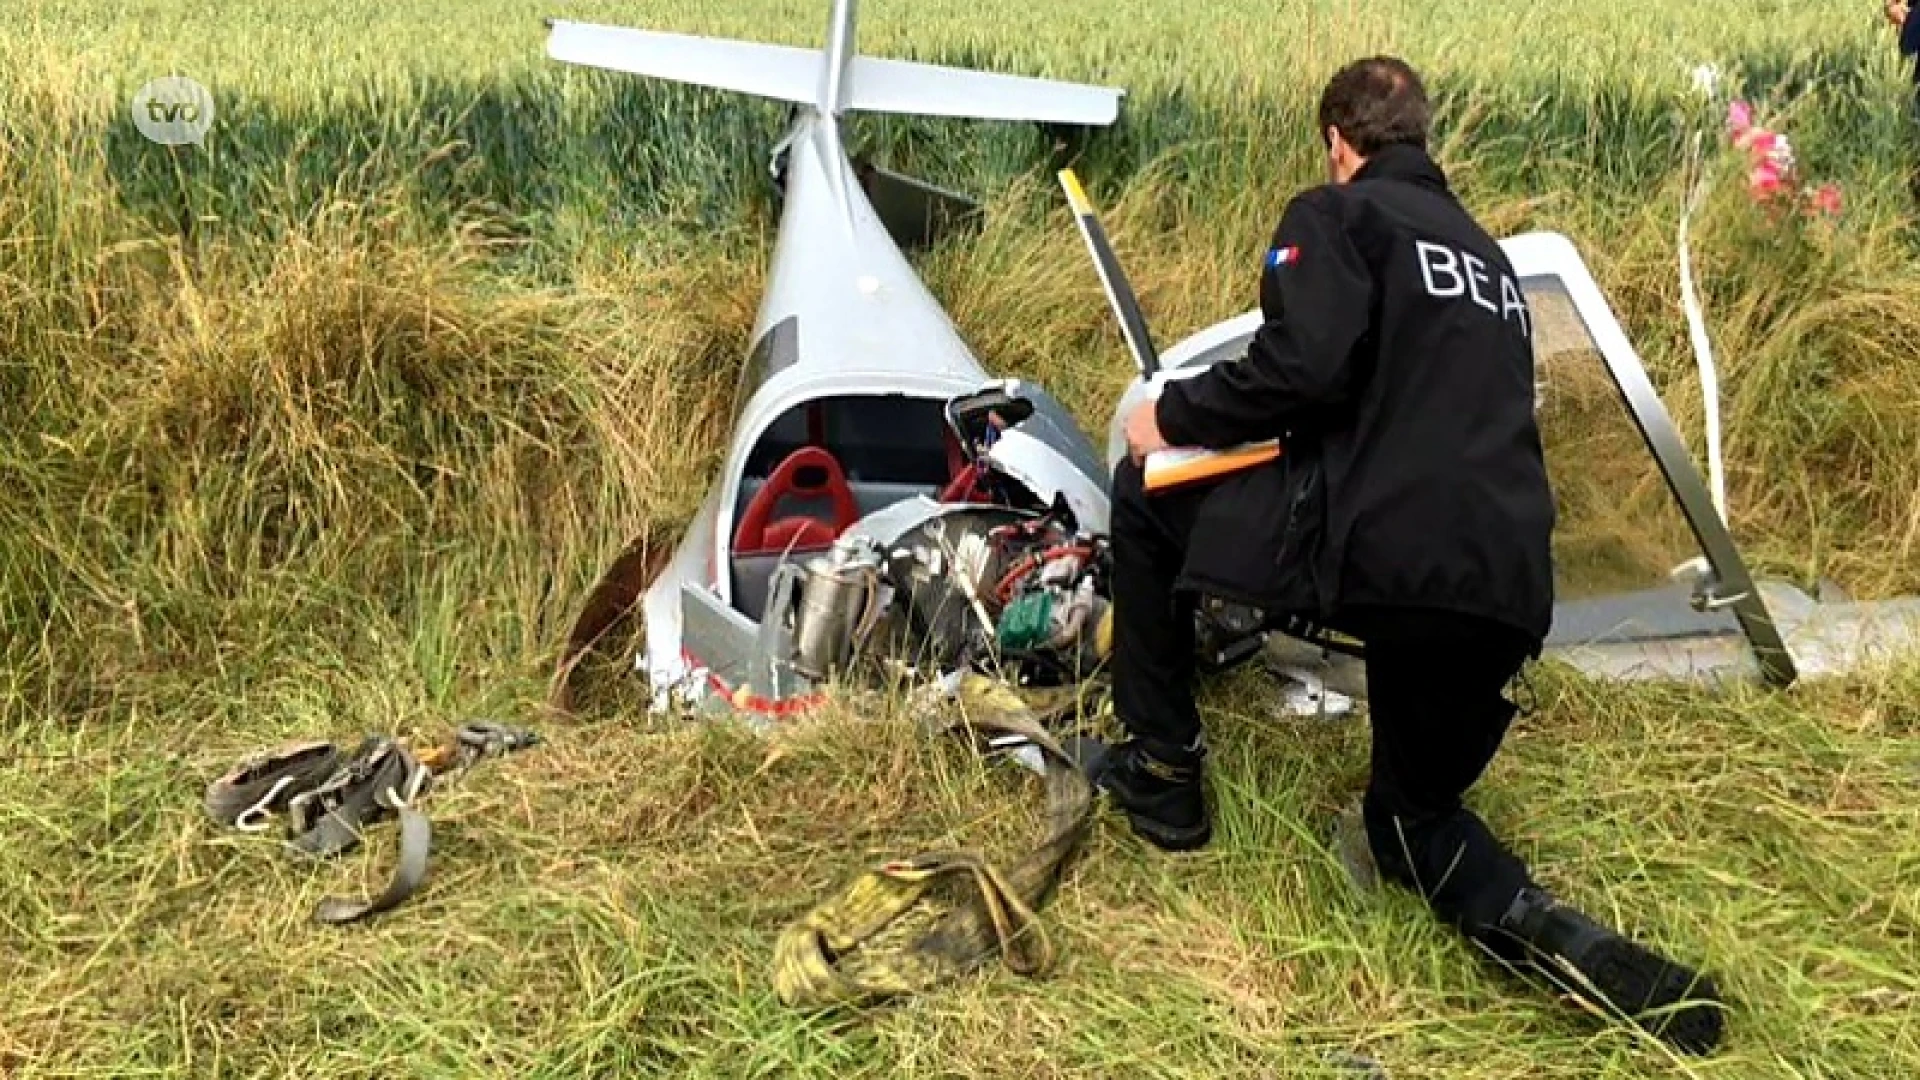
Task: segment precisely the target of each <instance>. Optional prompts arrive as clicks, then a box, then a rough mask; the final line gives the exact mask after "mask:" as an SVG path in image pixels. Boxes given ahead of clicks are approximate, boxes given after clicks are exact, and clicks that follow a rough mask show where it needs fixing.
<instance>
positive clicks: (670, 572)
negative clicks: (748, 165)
mask: <svg viewBox="0 0 1920 1080" xmlns="http://www.w3.org/2000/svg"><path fill="white" fill-rule="evenodd" d="M854 10H855V4H854V2H853V0H836V2H835V3H834V6H833V13H832V21H831V24H830V26H829V32H828V39H827V46H826V48H825V49H824V50H819V49H803V48H794V47H788V46H776V45H766V44H759V43H754V42H745V41H726V40H713V39H705V38H697V37H687V36H683V35H678V34H668V33H658V32H651V31H641V30H629V29H619V28H613V27H604V26H593V25H584V24H580V23H570V22H561V21H550V22H549V23H548V25H549V27H550V28H551V36H550V38H549V41H548V46H547V51H548V53H549V55H551V56H553V57H554V58H556V59H559V60H563V61H567V62H569V63H575V64H582V65H587V66H591V67H598V68H607V69H612V70H615V71H624V72H629V73H632V74H638V75H644V76H651V77H655V78H664V79H671V80H675V81H679V82H685V83H691V84H695V85H699V86H705V87H711V88H718V89H724V90H730V91H735V92H739V93H745V94H750V95H756V96H759V97H762V98H769V99H773V100H775V101H781V102H785V103H787V104H788V105H789V107H790V114H789V115H790V117H791V125H790V127H789V129H788V131H787V132H786V134H785V136H784V137H783V138H781V139H780V140H779V142H778V143H777V144H776V145H775V147H774V149H773V162H772V171H773V174H774V176H775V178H776V180H777V182H778V184H779V187H780V192H781V199H782V204H783V205H782V209H781V217H780V228H779V237H778V240H777V242H776V245H775V249H774V254H773V263H772V266H771V267H770V268H769V273H768V277H767V288H766V294H765V297H764V299H763V302H762V304H761V307H760V311H759V314H758V316H757V318H756V320H755V324H754V327H753V329H752V332H751V345H750V347H749V350H748V355H747V360H746V362H747V371H746V373H745V374H746V378H747V380H748V382H749V384H750V385H751V386H752V390H751V395H750V396H749V397H748V398H747V400H746V402H745V404H744V405H743V406H742V407H741V410H740V413H739V415H738V417H737V420H736V427H735V431H734V435H733V440H732V444H731V446H730V447H729V448H728V451H727V454H726V459H725V462H726V463H725V465H724V467H723V469H722V471H721V473H720V475H719V476H718V477H717V478H716V479H715V481H714V484H713V486H712V488H711V490H710V491H709V493H708V495H707V497H706V500H705V502H704V503H703V504H702V505H701V507H700V509H699V511H698V512H697V514H696V515H695V517H694V519H693V521H692V524H691V525H690V527H689V528H688V530H687V532H686V535H685V537H684V539H683V540H682V542H681V544H680V546H679V548H678V550H676V551H675V552H674V554H673V556H672V558H671V560H670V561H669V562H668V563H667V564H666V565H665V567H664V568H662V569H661V570H660V571H659V572H658V573H657V575H652V580H651V581H650V582H648V583H647V585H646V587H645V594H644V596H643V597H640V598H639V604H640V606H641V608H642V610H643V612H644V626H645V636H646V650H645V655H644V657H642V658H641V659H640V664H641V665H642V666H643V670H644V671H645V673H646V675H647V676H648V678H649V681H650V684H651V687H652V689H653V690H654V692H655V700H656V703H657V704H660V705H665V704H667V703H668V702H669V701H670V700H672V699H674V698H679V699H681V700H689V701H704V702H710V703H719V704H721V705H723V706H732V707H734V708H737V709H740V710H743V711H745V712H747V713H753V714H763V715H764V714H782V713H787V712H791V711H794V710H796V709H801V708H805V707H806V706H808V705H809V704H811V703H813V702H815V701H816V700H818V697H819V693H820V687H821V686H822V685H823V683H824V682H825V681H826V680H827V679H828V678H829V677H830V676H831V674H832V673H833V672H834V671H835V670H837V669H838V667H839V666H840V665H841V664H842V663H843V662H844V661H846V660H847V653H848V652H849V649H850V645H851V641H852V638H853V637H854V636H856V635H857V636H859V637H860V638H861V639H862V640H866V639H867V638H868V637H869V636H871V635H873V634H876V633H878V634H881V635H882V636H883V637H884V636H886V634H885V630H886V629H887V628H886V627H885V626H884V625H883V624H885V622H886V620H885V619H884V618H883V615H884V614H885V613H886V612H887V611H891V610H894V609H895V608H897V607H899V606H900V605H896V604H894V603H893V602H892V599H893V598H892V594H893V592H894V591H898V592H899V593H900V595H901V597H902V599H903V600H904V601H905V602H906V606H908V607H910V608H911V609H912V613H911V614H910V615H909V616H907V617H906V619H905V621H906V623H907V624H909V625H906V626H904V627H902V628H900V629H901V630H902V632H903V633H906V634H909V635H910V636H911V638H912V639H913V640H918V641H921V642H932V643H933V647H935V648H936V649H941V650H945V654H943V658H942V659H941V660H940V663H941V664H942V665H949V664H951V663H952V662H954V661H955V659H956V655H957V654H955V653H954V651H955V650H958V649H963V648H965V647H967V646H968V644H969V641H970V638H971V637H977V635H970V632H969V630H968V626H969V625H970V624H971V625H972V626H973V627H975V628H977V627H978V625H979V621H980V620H985V625H986V626H987V627H988V628H989V631H990V632H991V631H993V630H994V629H995V627H996V622H997V621H998V620H999V616H1001V615H1004V614H1005V609H1006V607H1007V606H1008V602H1009V601H1011V600H1012V599H1013V594H1014V593H1015V592H1016V591H1018V590H1020V589H1021V588H1022V586H1024V585H1027V584H1029V583H1031V584H1034V585H1035V586H1037V588H1036V589H1035V590H1030V591H1032V596H1033V598H1032V599H1029V600H1028V601H1027V602H1026V604H1025V606H1024V607H1020V608H1018V609H1017V610H1018V611H1022V612H1025V614H1024V615H1022V616H1020V617H1021V618H1025V619H1027V620H1028V624H1027V625H1026V626H1025V627H1024V628H1021V627H1018V626H1016V627H1014V628H1012V631H1011V632H1004V633H1000V634H999V638H1000V639H1001V640H999V641H998V643H999V644H1007V643H1008V641H1009V639H1010V640H1011V643H1012V644H1013V645H1014V646H1015V647H1016V648H1018V647H1020V646H1022V645H1034V646H1040V645H1045V644H1046V643H1047V642H1052V643H1053V644H1052V649H1053V651H1054V652H1055V653H1056V654H1058V655H1059V656H1069V655H1070V654H1072V653H1073V652H1074V650H1076V649H1078V648H1079V645H1080V643H1081V642H1082V641H1083V640H1084V641H1086V642H1091V641H1092V639H1093V634H1092V632H1091V631H1092V629H1093V627H1094V626H1095V625H1096V624H1097V621H1098V615H1099V612H1098V611H1097V610H1095V608H1096V607H1097V606H1098V598H1097V597H1096V596H1095V595H1094V593H1095V590H1094V588H1093V582H1092V580H1091V572H1092V569H1093V566H1094V563H1095V561H1096V560H1095V559H1094V552H1093V550H1092V542H1093V540H1094V539H1095V538H1097V537H1098V536H1100V535H1102V534H1104V533H1105V531H1106V526H1107V521H1106V510H1107V499H1106V475H1105V470H1104V469H1103V468H1102V466H1101V464H1100V457H1099V453H1098V451H1097V450H1096V449H1095V447H1094V445H1093V442H1092V440H1091V439H1089V438H1088V437H1087V435H1086V434H1085V433H1084V432H1083V431H1082V430H1081V429H1080V427H1079V426H1078V425H1077V424H1076V423H1075V422H1074V420H1073V417H1072V416H1071V415H1070V414H1069V413H1068V412H1067V410H1066V409H1065V408H1064V407H1063V406H1062V405H1061V404H1060V403H1059V402H1058V401H1056V400H1055V399H1054V398H1052V397H1051V396H1050V395H1048V394H1047V393H1046V392H1045V391H1044V390H1043V389H1041V388H1039V387H1034V386H1022V385H1020V384H1018V383H1017V382H1014V381H1011V380H995V379H992V378H991V377H989V375H988V373H987V372H986V371H985V369H983V368H982V367H981V365H980V363H979V362H978V361H977V360H976V359H975V358H974V356H973V354H972V352H971V350H970V349H969V348H968V347H967V345H966V343H965V342H964V341H963V340H962V339H961V337H960V335H959V333H958V332H957V330H956V329H955V327H954V325H953V323H952V321H951V320H950V319H949V318H948V317H947V315H946V313H945V311H944V310H943V309H942V308H941V306H940V305H939V303H938V302H937V301H936V300H935V299H934V298H933V296H932V295H931V294H930V293H929V292H928V291H927V290H926V288H925V287H924V286H923V285H922V283H921V282H920V280H919V278H918V277H917V276H916V274H915V272H914V270H913V268H912V266H911V265H910V264H909V263H908V261H907V259H906V256H905V254H904V252H903V250H902V249H903V248H905V247H912V246H916V245H918V244H920V243H923V242H926V241H927V240H929V239H931V238H932V236H933V235H934V234H936V233H937V232H938V231H939V230H940V229H942V228H943V227H948V226H950V225H951V223H953V222H954V221H956V220H964V218H965V216H966V210H967V208H966V207H965V206H964V205H963V203H964V200H962V199H960V198H959V197H957V196H955V195H953V194H951V193H948V192H944V191H941V190H939V189H937V188H934V187H931V186H930V185H926V184H922V183H920V182H919V181H916V180H913V179H911V178H908V177H904V176H899V175H896V174H893V173H889V172H886V171H885V170H881V169H877V168H874V167H872V166H870V165H856V164H855V162H854V161H853V160H852V159H851V158H850V157H849V156H848V153H847V150H846V147H845V146H844V144H843V143H842V141H841V124H840V120H841V117H842V116H843V115H844V114H846V113H849V112H862V111H864V112H887V113H912V114H917V115H923V116H943V117H957V118H968V119H982V120H1007V121H1021V122H1029V123H1034V124H1038V125H1043V126H1055V127H1093V126H1104V125H1108V124H1111V123H1112V122H1113V121H1114V119H1115V118H1116V117H1117V116H1118V113H1119V103H1120V98H1121V91H1118V90H1111V89H1106V88H1102V87H1095V86H1083V85H1078V84H1071V83H1063V82H1054V81H1049V80H1042V79H1032V78H1022V77H1015V76H1009V75H1000V74H993V73H987V72H979V71H968V70H962V69H956V68H948V67H939V66H935V65H930V64H920V63H910V62H905V61H897V60H884V59H877V58H874V57H868V56H861V55H858V54H857V52H856V49H855V45H854V34H855V14H854ZM876 207H879V209H876ZM989 570H992V571H994V572H995V576H994V577H993V578H992V579H991V580H987V579H986V576H985V575H986V574H987V573H988V572H989ZM1043 573H1044V574H1045V575H1047V577H1046V582H1045V584H1044V585H1043V586H1042V585H1040V584H1039V577H1040V575H1041V574H1043ZM645 576H649V568H647V567H645V566H644V565H643V560H642V558H641V557H640V556H639V555H638V554H637V553H633V552H630V553H629V557H627V558H623V559H622V560H621V562H620V563H618V564H616V565H615V567H614V568H613V569H612V570H610V571H609V572H608V574H607V575H606V577H605V578H604V579H603V581H602V583H601V585H600V587H599V588H598V589H596V592H595V594H594V596H593V597H592V598H591V599H590V600H589V601H588V604H587V609H586V611H585V612H584V613H583V615H582V617H581V619H580V622H579V624H578V625H577V626H576V627H575V630H574V633H573V635H572V636H571V639H570V642H569V648H568V655H567V658H566V659H565V660H563V661H562V668H563V670H562V673H561V674H560V675H559V677H558V680H557V681H556V688H557V689H558V690H560V691H562V692H564V683H565V679H566V670H567V669H568V668H569V667H570V665H571V664H572V663H573V662H574V661H575V660H576V659H577V658H578V657H579V656H580V654H581V653H582V651H583V650H585V649H587V648H589V647H591V645H592V644H593V642H594V640H595V639H596V638H598V637H599V636H600V635H601V634H602V633H603V632H604V631H605V630H607V629H608V628H609V627H610V626H612V625H613V624H614V623H615V622H616V621H617V620H618V619H619V618H620V617H621V616H622V615H623V614H624V609H625V608H626V607H628V606H630V605H631V604H632V603H633V602H634V599H635V596H636V593H637V592H638V588H639V585H640V582H639V581H638V580H636V579H637V578H641V577H645ZM1029 578H1031V579H1032V581H1031V582H1029V581H1028V579H1029ZM956 587H957V588H958V592H956V591H955V589H956ZM1056 601H1057V603H1056ZM989 604H991V605H992V607H991V609H990V608H989V607H988V605H989ZM1000 629H1002V630H1005V629H1006V628H1004V627H1003V628H1000ZM1029 659H1037V654H1036V655H1030V656H1029Z"/></svg>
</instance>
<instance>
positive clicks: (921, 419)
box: [730, 394, 1031, 620]
mask: <svg viewBox="0 0 1920 1080" xmlns="http://www.w3.org/2000/svg"><path fill="white" fill-rule="evenodd" d="M997 479H1003V478H997ZM980 481H981V477H980V475H979V469H978V468H976V467H974V466H973V465H972V464H971V463H970V462H969V461H968V455H967V454H966V452H965V451H964V450H963V449H962V447H961V446H960V443H959V441H958V440H957V439H956V438H955V437H954V435H953V431H952V427H951V426H950V424H949V422H948V417H947V412H946V402H945V401H944V400H943V399H939V398H919V397H911V396H908V395H905V394H845V395H837V396H834V397H826V398H819V399H815V400H813V401H808V402H803V403H801V404H799V405H795V406H794V407H792V408H790V409H788V410H787V411H786V412H785V413H783V414H782V415H781V416H780V417H779V418H778V419H777V420H775V421H774V422H773V423H772V424H771V425H769V426H768V428H767V429H766V431H765V433H764V434H762V435H761V437H760V440H759V442H758V443H757V444H756V445H755V446H754V448H753V450H752V452H751V453H749V454H748V456H747V461H746V465H745V468H744V470H743V472H742V476H741V482H740V493H739V496H738V499H737V500H736V502H735V504H734V515H733V521H734V532H733V537H732V543H731V545H730V548H731V556H732V558H731V562H732V568H731V569H732V575H733V580H732V586H733V588H732V592H733V604H734V607H735V608H736V609H737V610H739V611H740V613H741V614H743V615H746V616H747V617H748V618H751V619H755V620H758V619H759V618H760V617H761V615H762V613H763V612H764V610H765V607H766V599H767V588H768V584H769V582H770V581H771V579H772V576H773V572H774V569H775V568H776V567H778V566H779V565H780V563H781V562H783V561H786V560H787V559H791V558H795V557H804V556H806V555H810V554H814V553H817V552H820V551H824V550H826V549H827V548H829V547H831V546H832V544H833V541H834V540H835V539H836V538H837V537H839V535H840V534H841V533H843V532H845V531H846V530H847V529H848V528H849V527H851V526H852V525H853V524H854V523H855V522H857V521H859V520H860V519H861V518H863V517H865V516H867V515H868V514H871V513H873V512H875V511H877V510H881V509H884V508H886V507H888V506H891V505H893V504H894V503H897V502H900V501H901V500H903V499H908V498H912V497H914V496H916V495H924V496H927V497H928V498H933V499H938V500H940V501H943V502H968V501H976V500H980V499H985V498H987V497H988V489H987V487H986V486H985V485H984V484H983V483H981V482H980ZM1022 490H1023V494H1025V495H1026V496H1027V497H1028V498H1027V499H1026V500H1023V501H1030V500H1031V493H1025V492H1024V489H1022Z"/></svg>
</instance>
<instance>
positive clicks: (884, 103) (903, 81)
mask: <svg viewBox="0 0 1920 1080" xmlns="http://www.w3.org/2000/svg"><path fill="white" fill-rule="evenodd" d="M548 25H549V28H550V30H551V33H550V35H549V36H548V38H547V55H548V56H551V57H553V58H554V59H555V60H561V61H564V62H566V63H569V64H580V65H582V66H585V67H595V68H604V69H606V70H608V71H624V72H627V73H628V74H632V75H644V76H647V77H649V78H655V79H668V80H671V81H673V82H680V83H687V84H690V85H693V86H705V87H710V88H712V89H715V90H731V91H733V92H735V93H740V94H751V95H754V96H756V97H763V98H772V99H773V100H776V101H786V102H791V103H793V104H797V105H811V106H813V107H815V108H818V109H820V110H821V111H823V112H827V113H833V114H838V113H842V112H876V113H898V114H903V115H917V116H949V117H956V118H960V119H968V120H1017V121H1027V122H1030V123H1037V124H1061V125H1078V126H1099V127H1104V126H1106V125H1109V124H1111V123H1113V122H1114V120H1115V119H1117V118H1118V117H1119V114H1120V98H1121V96H1122V94H1123V93H1124V92H1123V91H1120V90H1114V89H1108V88H1106V87H1102V86H1088V85H1084V84H1081V83H1068V82H1055V81H1053V80H1051V79H1030V78H1026V77H1024V76H1019V75H999V74H995V73H992V72H985V71H968V70H966V69H964V68H952V67H941V66H939V65H937V64H922V63H916V62H913V61H907V60H881V59H876V58H874V57H870V56H854V57H852V58H851V62H850V63H849V64H848V66H847V69H846V74H845V76H844V77H843V78H840V79H832V78H829V77H828V76H829V75H830V74H831V72H830V71H829V67H830V65H831V63H832V59H831V58H830V57H829V55H828V54H827V53H826V52H824V51H822V50H820V49H803V48H798V47H795V46H791V45H767V44H762V43H760V42H756V41H734V40H731V39H726V38H710V37H696V36H694V35H690V34H669V33H665V32H663V31H657V30H633V29H628V28H626V27H619V26H600V25H595V24H592V23H577V22H567V21H565V20H561V19H553V20H549V23H548ZM830 94H837V95H838V97H839V100H838V101H834V102H827V101H824V100H823V99H824V98H825V97H827V96H828V95H830Z"/></svg>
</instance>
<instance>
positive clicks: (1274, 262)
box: [1267, 244, 1300, 266]
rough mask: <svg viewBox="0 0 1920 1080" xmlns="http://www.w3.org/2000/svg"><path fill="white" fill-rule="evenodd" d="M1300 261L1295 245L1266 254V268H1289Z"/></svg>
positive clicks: (1298, 251) (1297, 248)
mask: <svg viewBox="0 0 1920 1080" xmlns="http://www.w3.org/2000/svg"><path fill="white" fill-rule="evenodd" d="M1299 261H1300V248H1299V247H1298V246H1296V245H1291V244H1290V245H1288V246H1286V247H1279V248H1274V249H1273V250H1272V251H1269V252H1267V265H1268V266H1291V265H1292V264H1294V263H1297V262H1299Z"/></svg>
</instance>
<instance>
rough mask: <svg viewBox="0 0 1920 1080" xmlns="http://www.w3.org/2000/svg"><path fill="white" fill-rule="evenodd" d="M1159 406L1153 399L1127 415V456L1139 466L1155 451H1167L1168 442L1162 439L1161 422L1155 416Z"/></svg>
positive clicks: (1149, 399) (1141, 403)
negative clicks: (1156, 408)
mask: <svg viewBox="0 0 1920 1080" xmlns="http://www.w3.org/2000/svg"><path fill="white" fill-rule="evenodd" d="M1156 404H1158V403H1157V402H1155V401H1154V400H1153V399H1152V398H1148V399H1147V400H1145V401H1142V402H1140V403H1139V404H1138V405H1135V406H1134V407H1133V411H1132V412H1130V413H1128V414H1127V421H1126V424H1125V427H1126V431H1127V454H1128V456H1130V457H1132V458H1133V463H1134V464H1135V465H1138V464H1140V463H1142V462H1144V461H1146V459H1147V455H1148V454H1151V453H1153V452H1154V451H1155V450H1165V449H1166V448H1167V440H1165V439H1163V438H1161V437H1160V420H1159V418H1158V417H1157V416H1155V415H1154V406H1155V405H1156Z"/></svg>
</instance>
